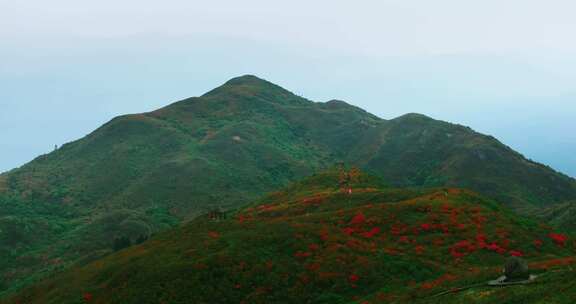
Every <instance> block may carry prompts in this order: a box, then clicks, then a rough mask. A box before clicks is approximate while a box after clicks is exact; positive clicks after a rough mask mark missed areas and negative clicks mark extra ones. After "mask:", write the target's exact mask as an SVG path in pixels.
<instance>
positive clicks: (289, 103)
mask: <svg viewBox="0 0 576 304" xmlns="http://www.w3.org/2000/svg"><path fill="white" fill-rule="evenodd" d="M338 161H345V162H347V163H350V164H355V165H358V166H361V167H362V168H363V169H365V170H367V171H370V172H372V173H374V174H376V175H379V176H382V177H384V178H385V179H386V180H387V181H389V182H390V183H392V184H393V185H395V186H443V185H448V186H457V187H465V188H469V189H473V190H475V191H478V192H480V193H482V194H485V195H488V196H490V197H492V198H497V199H498V200H499V201H502V202H503V203H506V204H508V205H510V206H513V207H517V208H520V207H521V208H524V207H526V206H532V205H545V204H548V203H550V202H560V201H564V200H568V199H573V198H575V197H576V183H574V181H573V180H571V179H569V178H567V177H565V176H563V175H560V174H558V173H556V172H554V171H552V170H551V169H549V168H545V167H544V166H542V165H539V164H536V163H533V162H530V161H528V160H526V159H524V158H523V157H522V156H521V155H519V154H518V153H516V152H514V151H512V150H510V149H509V148H507V147H506V146H504V145H502V144H501V143H499V142H498V141H496V140H495V139H493V138H491V137H488V136H484V135H481V134H478V133H475V132H473V131H472V130H470V129H468V128H465V127H462V126H457V125H453V124H449V123H445V122H440V121H436V120H433V119H430V118H428V117H425V116H423V115H417V114H410V115H405V116H402V117H399V118H397V119H393V120H389V121H386V120H382V119H379V118H377V117H375V116H373V115H371V114H369V113H367V112H365V111H363V110H361V109H358V108H356V107H353V106H350V105H348V104H346V103H344V102H341V101H330V102H327V103H314V102H311V101H308V100H306V99H303V98H300V97H297V96H295V95H293V94H292V93H290V92H288V91H286V90H284V89H282V88H280V87H278V86H276V85H274V84H271V83H269V82H266V81H263V80H261V79H258V78H256V77H253V76H244V77H239V78H235V79H233V80H230V81H229V82H227V83H226V84H224V85H223V86H221V87H219V88H217V89H215V90H213V91H211V92H208V93H207V94H205V95H203V96H201V97H197V98H190V99H186V100H183V101H180V102H177V103H175V104H172V105H170V106H168V107H165V108H163V109H159V110H157V111H154V112H150V113H145V114H136V115H127V116H122V117H118V118H115V119H113V120H112V121H110V122H109V123H107V124H105V125H104V126H102V127H101V128H99V129H98V130H96V131H95V132H93V133H92V134H90V135H88V136H87V137H85V138H83V139H81V140H78V141H75V142H72V143H69V144H67V145H64V146H63V147H62V148H60V149H59V150H57V151H55V152H53V153H50V154H48V155H44V156H41V157H39V158H38V159H36V160H34V161H33V162H31V163H29V164H27V165H25V166H24V167H22V168H19V169H16V170H13V171H12V172H10V173H8V174H5V175H1V176H0V229H2V231H1V232H0V240H6V241H3V242H1V243H0V258H1V259H2V260H3V261H4V263H2V264H0V294H2V292H3V291H5V290H6V289H7V288H10V287H11V288H13V289H14V288H19V286H20V285H21V284H26V283H27V282H28V281H30V280H35V279H36V278H37V277H39V276H40V277H41V276H43V275H44V274H45V273H46V272H43V271H42V270H48V269H52V268H61V267H66V266H68V265H69V264H70V263H73V262H76V261H80V262H82V261H83V260H90V259H94V258H97V257H99V256H102V255H105V254H107V253H108V252H109V251H110V247H111V243H112V241H113V239H114V238H115V237H116V236H118V235H125V234H129V235H130V236H134V235H138V234H151V233H156V232H159V231H162V230H164V229H166V228H168V227H171V226H174V225H176V224H177V223H178V222H180V221H182V220H189V219H191V218H194V217H195V216H197V215H198V214H202V213H204V212H206V211H207V210H208V209H209V208H211V207H213V206H218V205H219V206H223V207H229V208H235V207H237V206H240V205H242V204H243V203H244V202H246V201H250V200H254V199H256V198H257V197H259V196H260V195H262V194H264V193H266V192H269V191H272V190H275V189H279V188H281V187H282V186H285V185H286V184H288V183H289V182H291V181H294V180H297V179H299V178H301V177H304V176H308V175H310V174H312V173H314V172H317V171H319V170H321V169H323V168H326V167H329V166H331V165H333V164H334V163H336V162H338ZM54 210H57V212H53V211H54ZM15 219H17V220H15ZM45 219H49V221H48V223H47V225H49V226H50V227H51V228H46V225H45V224H44V223H43V221H44V220H45ZM39 235H42V237H37V236H39ZM8 240H9V241H8Z"/></svg>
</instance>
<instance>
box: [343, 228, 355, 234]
mask: <svg viewBox="0 0 576 304" xmlns="http://www.w3.org/2000/svg"><path fill="white" fill-rule="evenodd" d="M342 232H344V234H347V235H352V233H354V232H356V229H355V228H352V227H346V228H344V229H342Z"/></svg>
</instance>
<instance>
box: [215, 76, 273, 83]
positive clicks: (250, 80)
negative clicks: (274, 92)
mask: <svg viewBox="0 0 576 304" xmlns="http://www.w3.org/2000/svg"><path fill="white" fill-rule="evenodd" d="M270 84H272V83H271V82H269V81H267V80H264V79H262V78H259V77H257V76H254V75H250V74H246V75H242V76H238V77H234V78H232V79H230V80H228V81H226V83H225V84H224V85H270Z"/></svg>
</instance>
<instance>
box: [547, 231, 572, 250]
mask: <svg viewBox="0 0 576 304" xmlns="http://www.w3.org/2000/svg"><path fill="white" fill-rule="evenodd" d="M548 236H549V237H550V238H551V239H552V240H553V241H554V243H556V245H558V246H562V247H564V245H566V241H567V240H568V237H567V236H566V235H564V234H559V233H550V234H549V235H548Z"/></svg>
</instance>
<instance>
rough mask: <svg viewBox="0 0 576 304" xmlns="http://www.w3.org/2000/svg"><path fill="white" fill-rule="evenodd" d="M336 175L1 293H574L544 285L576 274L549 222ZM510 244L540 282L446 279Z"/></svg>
mask: <svg viewBox="0 0 576 304" xmlns="http://www.w3.org/2000/svg"><path fill="white" fill-rule="evenodd" d="M340 180H341V177H340V176H339V175H338V174H335V173H328V174H322V175H315V176H313V177H311V178H309V179H307V180H305V181H302V182H298V183H295V184H293V185H292V186H291V187H288V188H287V189H285V190H283V191H279V192H275V193H272V194H270V195H268V196H266V197H264V198H263V199H261V200H260V201H259V202H258V203H256V204H253V205H250V206H249V207H247V208H244V209H242V210H240V211H237V212H235V213H234V214H233V216H232V217H231V218H229V219H228V220H219V221H214V220H210V219H208V218H205V217H202V218H198V219H196V220H194V221H192V222H191V223H189V224H187V225H185V226H184V227H181V228H177V229H174V230H171V231H168V232H165V233H162V234H159V235H157V236H155V237H154V238H152V239H151V240H149V241H147V242H145V243H143V244H141V245H138V246H133V247H130V248H127V249H124V250H122V251H120V252H117V253H115V254H113V255H110V256H108V257H106V258H103V259H101V260H98V261H95V262H92V263H90V264H88V265H85V266H82V267H74V268H73V269H72V270H70V271H67V272H65V273H63V274H61V275H58V276H55V277H54V278H52V279H49V280H47V281H45V282H42V283H40V284H38V285H36V286H35V287H33V288H31V289H28V290H25V291H24V292H22V293H20V294H19V295H18V296H17V297H15V298H12V299H11V300H9V301H8V303H18V301H20V302H23V303H42V304H49V303H59V304H60V303H62V304H65V303H110V304H111V303H123V304H124V303H139V304H140V303H142V304H144V303H174V304H176V303H415V302H422V303H432V302H433V301H436V302H438V303H466V301H470V300H472V299H474V300H476V299H479V300H480V301H484V302H481V303H493V302H490V300H492V301H494V300H495V299H498V300H501V299H506V301H504V302H502V303H526V304H529V303H543V302H541V301H540V298H538V297H537V295H546V299H549V300H550V301H549V302H546V303H567V304H568V303H571V302H570V301H569V299H570V295H571V296H574V295H576V293H574V292H573V290H567V289H563V292H565V293H564V294H554V293H552V292H551V291H550V290H547V289H546V287H545V286H549V284H551V282H553V280H554V279H561V278H570V277H574V276H575V274H574V272H573V271H572V272H570V271H568V272H562V273H560V272H555V271H557V270H558V267H559V266H560V265H570V264H571V263H574V262H575V259H574V258H573V255H574V246H573V244H572V243H571V242H570V241H569V240H566V238H565V236H564V235H561V234H556V233H554V231H551V230H550V228H549V227H545V226H543V225H540V224H536V223H535V222H533V221H531V220H528V219H524V218H521V217H518V216H516V215H514V213H512V212H511V211H509V210H508V209H507V208H505V207H503V206H501V205H500V204H498V203H495V202H494V201H491V200H487V199H485V198H483V197H481V196H479V195H477V194H475V193H472V192H469V191H466V190H459V189H454V188H440V189H428V190H408V189H394V188H386V187H383V183H381V182H380V181H379V180H378V179H377V178H373V177H370V176H367V175H363V174H359V175H357V176H356V177H355V178H353V179H352V180H351V182H350V183H349V184H346V185H344V186H342V183H340ZM348 189H350V190H351V192H349V190H348ZM511 255H514V256H522V257H523V258H525V259H526V260H528V261H529V262H530V264H531V266H532V268H533V272H534V273H538V274H540V275H541V276H542V280H541V281H540V283H538V284H548V285H538V284H535V285H533V287H532V286H522V287H510V288H506V289H502V288H488V287H485V286H477V287H475V288H473V289H468V290H465V291H462V292H457V291H458V290H457V289H455V288H459V287H465V286H469V285H477V284H478V283H485V282H487V281H488V280H490V279H494V278H496V277H498V276H499V275H500V271H501V266H502V265H503V262H504V260H505V258H506V257H508V256H511ZM561 284H563V285H561V286H564V287H568V286H569V283H568V282H561ZM480 285H482V284H480ZM447 290H448V291H450V290H453V292H451V293H448V294H447V295H444V296H441V297H436V295H438V294H441V293H443V292H444V291H447ZM516 295H518V297H519V298H518V299H523V302H519V301H518V300H515V299H517V298H516ZM484 298H485V299H486V300H482V299H484ZM488 299H489V300H488Z"/></svg>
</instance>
